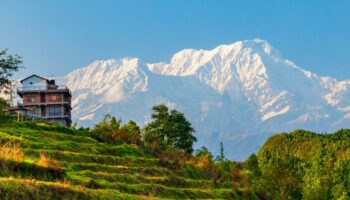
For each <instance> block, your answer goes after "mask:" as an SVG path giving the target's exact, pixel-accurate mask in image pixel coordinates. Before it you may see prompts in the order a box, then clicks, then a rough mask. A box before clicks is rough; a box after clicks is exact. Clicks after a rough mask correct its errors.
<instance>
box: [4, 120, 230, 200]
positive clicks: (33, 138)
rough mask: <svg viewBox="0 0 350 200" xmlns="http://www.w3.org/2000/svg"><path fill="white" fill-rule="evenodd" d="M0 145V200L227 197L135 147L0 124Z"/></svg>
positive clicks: (226, 189)
mask: <svg viewBox="0 0 350 200" xmlns="http://www.w3.org/2000/svg"><path fill="white" fill-rule="evenodd" d="M0 143H1V148H0V151H1V152H0V153H1V155H0V196H1V198H2V199H149V198H153V199H158V198H159V199H162V198H177V199H184V198H201V199H229V198H231V195H230V194H231V193H230V192H231V188H230V183H223V184H219V185H216V186H215V187H214V186H213V185H212V183H211V181H210V180H208V179H205V178H203V177H202V178H201V177H199V178H198V177H197V178H193V177H190V176H189V174H188V173H187V172H186V171H184V170H182V171H173V170H170V169H168V168H166V167H161V166H159V164H158V159H156V158H154V157H153V156H152V155H151V153H149V152H147V151H145V150H143V149H142V148H140V147H138V146H136V145H127V144H123V145H110V144H106V143H100V142H97V141H96V140H94V139H92V138H91V137H87V136H86V135H84V133H83V132H79V131H77V130H73V129H67V128H64V127H59V126H53V125H47V124H44V123H38V124H35V123H7V124H1V127H0ZM19 145H20V146H19Z"/></svg>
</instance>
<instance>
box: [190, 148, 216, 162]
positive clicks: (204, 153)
mask: <svg viewBox="0 0 350 200" xmlns="http://www.w3.org/2000/svg"><path fill="white" fill-rule="evenodd" d="M195 156H196V157H197V158H200V157H203V156H208V157H209V159H210V160H213V158H214V156H213V154H212V153H211V152H210V151H209V149H208V148H207V147H204V146H203V147H201V148H199V149H197V150H196V152H195Z"/></svg>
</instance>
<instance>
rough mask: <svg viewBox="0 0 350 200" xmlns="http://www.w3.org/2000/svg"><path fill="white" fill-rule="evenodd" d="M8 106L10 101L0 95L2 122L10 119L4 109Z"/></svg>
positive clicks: (0, 116) (0, 119) (0, 118)
mask: <svg viewBox="0 0 350 200" xmlns="http://www.w3.org/2000/svg"><path fill="white" fill-rule="evenodd" d="M6 106H8V103H7V102H6V101H5V100H4V99H3V98H1V97H0V123H4V122H6V121H9V120H10V118H9V117H8V116H7V115H6V113H5V111H4V109H5V107H6Z"/></svg>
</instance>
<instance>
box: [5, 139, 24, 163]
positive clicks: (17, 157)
mask: <svg viewBox="0 0 350 200" xmlns="http://www.w3.org/2000/svg"><path fill="white" fill-rule="evenodd" d="M0 158H2V159H5V160H13V161H16V162H23V160H24V153H23V152H22V150H21V148H20V144H19V143H18V142H16V141H8V142H6V143H5V144H3V145H1V146H0Z"/></svg>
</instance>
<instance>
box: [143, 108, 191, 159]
mask: <svg viewBox="0 0 350 200" xmlns="http://www.w3.org/2000/svg"><path fill="white" fill-rule="evenodd" d="M152 119H153V121H152V122H151V123H149V124H147V125H146V127H145V128H144V140H145V142H146V143H148V144H152V143H154V142H156V143H158V145H159V147H160V148H162V149H165V148H168V147H172V148H175V149H178V150H184V151H186V152H187V153H192V152H193V143H194V142H196V141H197V139H196V137H195V136H194V135H193V133H194V129H193V128H192V125H191V123H190V122H189V121H188V120H187V119H186V118H185V116H184V114H182V113H181V112H178V111H177V110H170V111H169V108H168V107H167V106H166V105H157V106H154V107H153V114H152Z"/></svg>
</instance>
